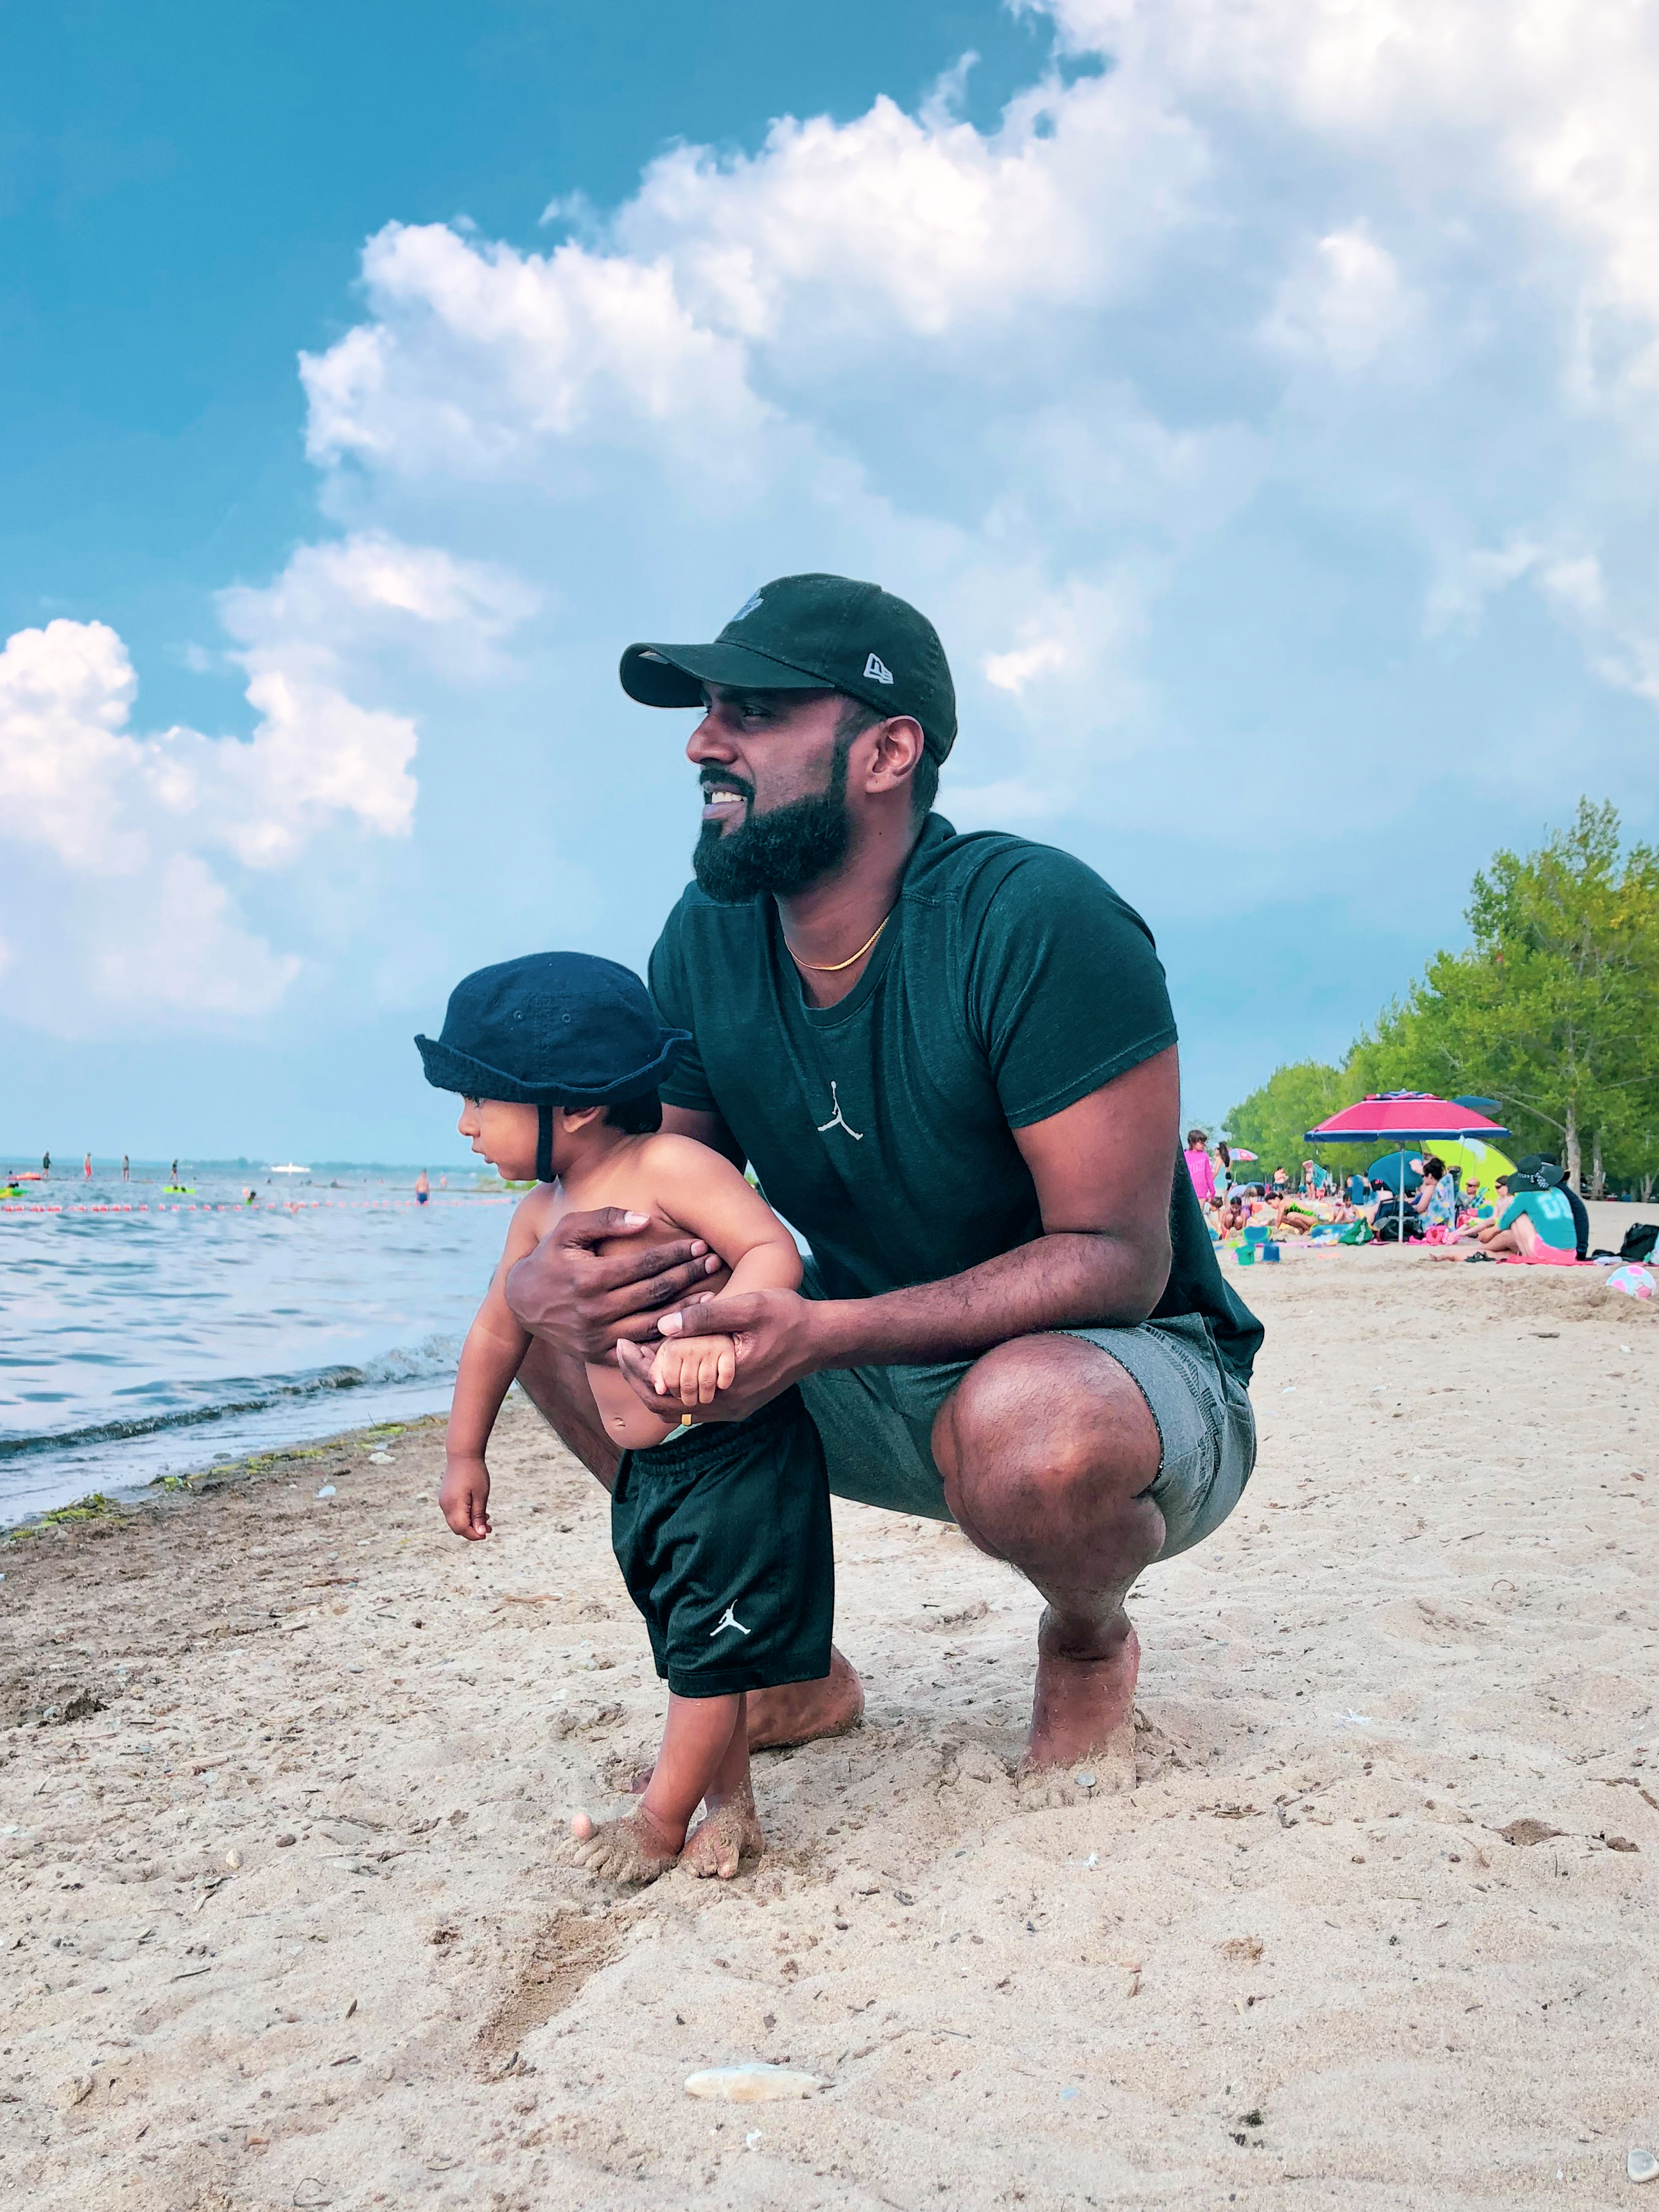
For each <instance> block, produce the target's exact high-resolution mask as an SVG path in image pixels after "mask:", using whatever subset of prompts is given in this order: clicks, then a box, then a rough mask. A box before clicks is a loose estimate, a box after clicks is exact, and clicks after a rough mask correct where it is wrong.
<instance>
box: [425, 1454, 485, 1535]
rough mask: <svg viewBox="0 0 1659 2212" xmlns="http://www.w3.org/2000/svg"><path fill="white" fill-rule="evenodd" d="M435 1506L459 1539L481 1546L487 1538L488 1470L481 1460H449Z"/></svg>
mask: <svg viewBox="0 0 1659 2212" xmlns="http://www.w3.org/2000/svg"><path fill="white" fill-rule="evenodd" d="M438 1506H439V1510H441V1513H442V1515H443V1516H444V1519H445V1520H446V1521H447V1522H448V1523H449V1525H450V1527H451V1528H453V1530H454V1531H455V1534H457V1535H458V1536H465V1538H466V1540H467V1541H468V1542H469V1543H471V1544H477V1543H481V1542H482V1541H483V1539H484V1537H486V1536H487V1535H488V1534H489V1468H487V1467H486V1466H485V1465H484V1463H483V1460H482V1459H459V1458H458V1459H452V1460H450V1461H448V1462H447V1463H446V1465H445V1468H444V1479H443V1480H442V1482H441V1484H440V1485H439V1486H438Z"/></svg>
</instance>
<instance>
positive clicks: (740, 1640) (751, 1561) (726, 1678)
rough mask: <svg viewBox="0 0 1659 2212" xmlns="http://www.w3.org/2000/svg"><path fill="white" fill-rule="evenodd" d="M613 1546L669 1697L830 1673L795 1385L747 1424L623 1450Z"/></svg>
mask: <svg viewBox="0 0 1659 2212" xmlns="http://www.w3.org/2000/svg"><path fill="white" fill-rule="evenodd" d="M611 1547H612V1549H613V1550H614V1551H615V1553H616V1554H617V1565H619V1566H620V1567H621V1569H622V1571H623V1580H624V1581H625V1582H626V1583H627V1584H628V1590H629V1596H630V1597H631V1598H632V1599H633V1601H634V1602H635V1605H636V1606H638V1607H639V1609H640V1611H641V1613H643V1614H644V1615H645V1625H646V1627H647V1630H648V1631H649V1632H650V1636H651V1650H652V1656H653V1657H654V1659H655V1660H656V1662H657V1672H658V1674H661V1675H663V1676H665V1678H666V1680H667V1683H668V1686H669V1688H670V1689H671V1690H672V1691H673V1692H675V1693H676V1694H677V1695H678V1696H679V1697H682V1698H722V1697H727V1696H730V1695H731V1694H732V1692H734V1691H738V1690H766V1689H772V1688H775V1686H777V1685H778V1684H780V1683H782V1682H814V1681H817V1680H818V1679H819V1677H820V1676H822V1675H824V1674H828V1673H829V1632H830V1629H831V1626H833V1623H834V1618H835V1610H836V1568H835V1555H834V1551H833V1548H832V1545H831V1541H830V1534H829V1479H828V1477H827V1475H826V1474H825V1472H824V1465H823V1446H822V1444H821V1443H819V1442H818V1432H817V1429H815V1428H814V1427H813V1425H812V1421H811V1416H810V1415H809V1414H808V1413H807V1411H806V1407H805V1404H804V1403H803V1402H802V1400H801V1395H800V1392H799V1390H797V1389H789V1390H786V1391H785V1392H784V1394H783V1395H782V1396H781V1398H775V1399H774V1400H773V1401H772V1402H771V1404H770V1405H769V1406H763V1407H762V1408H761V1410H760V1411H759V1413H753V1414H751V1415H750V1418H749V1419H748V1420H746V1421H709V1422H707V1423H703V1424H701V1425H698V1426H696V1427H694V1428H690V1429H684V1430H679V1431H676V1432H675V1433H674V1434H673V1435H672V1436H671V1437H668V1438H666V1439H665V1442H663V1443H659V1444H656V1445H653V1447H652V1449H650V1450H649V1451H641V1452H624V1453H623V1456H622V1464H621V1465H620V1466H619V1467H618V1468H617V1486H616V1488H615V1489H614V1490H613V1491H612V1492H611Z"/></svg>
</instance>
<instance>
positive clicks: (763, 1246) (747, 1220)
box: [651, 1137, 801, 1407]
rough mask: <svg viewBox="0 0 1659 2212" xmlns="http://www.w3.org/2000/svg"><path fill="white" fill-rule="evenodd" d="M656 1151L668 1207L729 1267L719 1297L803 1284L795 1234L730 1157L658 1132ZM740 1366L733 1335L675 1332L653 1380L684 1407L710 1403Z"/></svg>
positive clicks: (663, 1198)
mask: <svg viewBox="0 0 1659 2212" xmlns="http://www.w3.org/2000/svg"><path fill="white" fill-rule="evenodd" d="M659 1151H660V1153H661V1156H662V1157H661V1160H660V1163H659V1158H658V1153H659ZM652 1155H653V1156H652V1162H651V1164H652V1168H653V1173H657V1174H658V1175H659V1176H660V1180H659V1184H658V1188H659V1194H660V1202H661V1204H662V1206H663V1208H664V1211H665V1212H667V1213H668V1214H669V1215H670V1216H671V1218H672V1219H673V1220H675V1221H677V1222H678V1223H679V1225H681V1227H682V1228H684V1229H688V1230H690V1232H691V1234H692V1235H693V1236H694V1237H702V1238H703V1239H704V1240H705V1241H706V1242H707V1243H708V1245H709V1247H710V1249H712V1250H714V1251H716V1252H718V1253H719V1254H720V1257H721V1258H722V1259H723V1260H724V1261H726V1264H727V1266H728V1267H730V1268H731V1270H732V1273H731V1279H730V1280H729V1281H728V1282H727V1283H726V1288H725V1290H724V1291H721V1293H720V1295H721V1296H722V1297H725V1296H726V1295H727V1294H728V1293H729V1292H732V1291H793V1290H798V1289H799V1286H800V1277H801V1265H800V1254H799V1251H798V1250H797V1249H796V1248H795V1240H794V1238H793V1237H792V1236H791V1235H790V1234H789V1231H787V1229H786V1228H785V1227H784V1225H783V1224H782V1222H781V1221H780V1220H779V1218H778V1217H777V1215H776V1214H775V1213H774V1212H773V1211H772V1209H771V1207H770V1206H769V1205H768V1204H767V1203H766V1200H764V1199H763V1197H762V1196H761V1194H760V1193H759V1192H758V1191H757V1189H756V1188H755V1187H754V1185H753V1184H752V1183H751V1182H749V1181H748V1179H747V1177H746V1176H742V1175H740V1174H739V1173H738V1170H737V1169H736V1168H734V1167H733V1166H732V1163H731V1162H730V1161H729V1160H727V1159H725V1158H722V1157H721V1155H720V1153H718V1152H710V1151H709V1150H708V1146H705V1145H699V1144H696V1143H695V1142H694V1141H693V1140H692V1139H690V1138H689V1137H661V1138H659V1139H657V1140H656V1143H655V1145H653V1148H652ZM736 1372H737V1349H736V1346H734V1345H733V1344H732V1340H731V1338H730V1337H729V1336H696V1335H691V1336H677V1337H675V1338H673V1339H672V1340H671V1341H669V1342H667V1343H665V1344H664V1345H662V1346H660V1347H659V1351H658V1353H657V1358H656V1364H655V1365H654V1367H653V1370H652V1380H653V1383H655V1385H656V1388H657V1390H658V1393H659V1395H661V1396H664V1397H672V1398H678V1400H679V1401H680V1403H681V1405H682V1406H686V1407H690V1406H711V1405H713V1403H714V1394H715V1392H716V1391H717V1390H724V1389H728V1388H729V1387H730V1384H731V1382H732V1376H734V1375H735V1374H736Z"/></svg>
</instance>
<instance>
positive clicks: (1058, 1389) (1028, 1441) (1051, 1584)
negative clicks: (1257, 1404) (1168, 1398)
mask: <svg viewBox="0 0 1659 2212" xmlns="http://www.w3.org/2000/svg"><path fill="white" fill-rule="evenodd" d="M1161 1454H1162V1446H1161V1444H1160V1442H1159V1438H1158V1425H1157V1423H1156V1422H1155V1421H1154V1420H1153V1419H1152V1414H1151V1413H1150V1412H1149V1411H1148V1409H1147V1406H1146V1400H1145V1399H1144V1398H1143V1397H1142V1396H1141V1395H1140V1392H1139V1389H1138V1388H1137V1387H1136V1385H1135V1383H1134V1382H1133V1380H1132V1378H1131V1377H1130V1376H1129V1375H1128V1374H1127V1372H1126V1371H1125V1370H1124V1369H1123V1368H1121V1367H1120V1366H1119V1364H1118V1363H1117V1362H1116V1360H1115V1359H1114V1358H1111V1356H1110V1355H1109V1353H1108V1352H1103V1351H1101V1350H1100V1349H1099V1348H1098V1347H1097V1346H1094V1345H1091V1344H1087V1343H1085V1342H1084V1341H1083V1340H1081V1339H1080V1338H1078V1337H1070V1336H1032V1337H1023V1338H1019V1339H1017V1340H1015V1341H1014V1342H1012V1343H1011V1344H1004V1345H999V1346H997V1348H996V1350H995V1351H994V1352H987V1353H986V1355H985V1357H984V1358H982V1359H981V1360H979V1361H977V1362H976V1363H975V1365H974V1366H972V1367H971V1368H970V1369H969V1371H968V1373H967V1374H966V1375H965V1376H963V1380H962V1382H961V1383H960V1384H959V1385H958V1386H957V1389H956V1390H955V1391H954V1392H953V1393H952V1394H951V1396H950V1398H948V1399H947V1400H946V1401H945V1404H944V1406H943V1407H941V1408H940V1409H939V1416H938V1419H936V1420H935V1422H934V1424H933V1457H934V1459H935V1461H936V1462H938V1465H939V1472H940V1474H942V1475H943V1476H944V1478H945V1497H946V1499H947V1500H948V1502H949V1504H950V1507H951V1512H952V1514H953V1515H954V1516H956V1520H957V1525H958V1526H959V1527H960V1528H961V1529H962V1531H963V1534H964V1535H966V1536H967V1537H968V1538H969V1540H970V1541H972V1542H973V1543H975V1545H977V1546H978V1547H979V1549H980V1550H981V1551H982V1552H988V1553H990V1554H991V1556H992V1557H993V1558H994V1559H1006V1560H1007V1562H1008V1564H1009V1565H1010V1566H1013V1567H1018V1570H1019V1571H1020V1572H1021V1573H1022V1574H1023V1575H1024V1577H1026V1579H1027V1580H1028V1581H1029V1582H1030V1583H1033V1584H1035V1586H1036V1589H1039V1590H1040V1591H1041V1592H1042V1595H1043V1596H1044V1597H1045V1598H1046V1599H1047V1600H1048V1608H1047V1610H1046V1611H1045V1613H1043V1616H1042V1622H1041V1625H1040V1626H1039V1627H1038V1630H1037V1668H1036V1697H1035V1699H1034V1700H1033V1704H1032V1711H1031V1730H1030V1739H1029V1741H1028V1744H1027V1747H1026V1754H1025V1764H1026V1766H1027V1767H1028V1768H1029V1769H1033V1770H1034V1769H1037V1768H1041V1767H1047V1766H1072V1765H1077V1764H1078V1763H1079V1761H1080V1760H1083V1759H1088V1758H1091V1757H1097V1756H1100V1755H1101V1754H1103V1753H1107V1752H1108V1751H1109V1750H1111V1749H1112V1748H1114V1747H1115V1746H1121V1745H1122V1744H1123V1743H1125V1742H1126V1741H1128V1735H1127V1733H1126V1732H1131V1731H1132V1730H1133V1719H1134V1694H1135V1681H1136V1678H1137V1676H1138V1674H1139V1670H1140V1644H1139V1638H1137V1637H1136V1635H1135V1632H1134V1630H1133V1626H1131V1624H1130V1620H1129V1616H1128V1613H1127V1612H1126V1611H1125V1609H1124V1600H1125V1599H1126V1598H1127V1595H1128V1594H1129V1590H1130V1588H1131V1586H1132V1585H1133V1583H1134V1581H1135V1578H1136V1577H1137V1576H1138V1575H1139V1573H1140V1571H1141V1570H1142V1569H1143V1568H1144V1567H1146V1566H1147V1565H1150V1564H1151V1562H1152V1560H1153V1559H1156V1558H1157V1557H1158V1553H1159V1552H1160V1551H1161V1550H1162V1548H1163V1545H1164V1516H1163V1515H1162V1514H1161V1513H1160V1512H1159V1511H1158V1508H1157V1506H1156V1505H1154V1504H1153V1503H1152V1499H1151V1498H1150V1497H1148V1496H1147V1495H1146V1492H1149V1491H1150V1490H1151V1488H1152V1484H1153V1483H1154V1482H1155V1481H1156V1480H1157V1479H1158V1464H1159V1460H1160V1457H1161Z"/></svg>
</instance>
